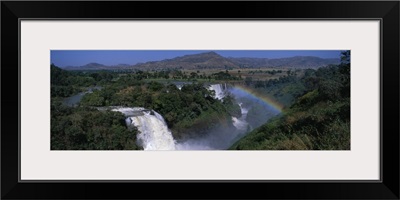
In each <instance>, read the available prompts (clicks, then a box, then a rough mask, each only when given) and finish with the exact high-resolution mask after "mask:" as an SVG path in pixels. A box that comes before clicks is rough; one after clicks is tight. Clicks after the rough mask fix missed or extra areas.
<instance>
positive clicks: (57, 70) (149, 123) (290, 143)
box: [49, 50, 350, 151]
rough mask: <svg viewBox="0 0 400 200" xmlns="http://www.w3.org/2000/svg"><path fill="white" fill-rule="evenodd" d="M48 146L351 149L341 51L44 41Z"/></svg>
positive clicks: (346, 56)
mask: <svg viewBox="0 0 400 200" xmlns="http://www.w3.org/2000/svg"><path fill="white" fill-rule="evenodd" d="M50 54H51V62H50V63H49V65H50V79H51V80H50V86H51V138H50V139H51V150H138V151H140V150H150V151H154V150H155V151H157V150H167V151H168V150H170V151H172V150H177V151H181V150H350V50H51V51H50Z"/></svg>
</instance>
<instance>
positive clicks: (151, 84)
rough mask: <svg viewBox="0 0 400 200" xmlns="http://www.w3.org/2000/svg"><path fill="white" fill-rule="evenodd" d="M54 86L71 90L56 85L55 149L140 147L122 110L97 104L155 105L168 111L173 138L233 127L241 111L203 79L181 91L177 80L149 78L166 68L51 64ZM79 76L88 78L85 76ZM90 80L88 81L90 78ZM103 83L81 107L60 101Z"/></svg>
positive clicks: (162, 113)
mask: <svg viewBox="0 0 400 200" xmlns="http://www.w3.org/2000/svg"><path fill="white" fill-rule="evenodd" d="M51 70H52V74H53V75H54V78H53V77H52V82H51V83H52V88H63V87H68V88H72V89H71V91H69V92H68V93H62V92H57V90H52V110H51V112H52V113H51V116H52V119H51V124H52V129H51V133H52V149H137V148H138V147H137V146H136V134H137V130H128V128H127V127H126V125H125V117H124V116H123V115H122V114H120V113H115V112H110V111H98V110H97V109H95V107H105V106H125V107H144V108H147V109H153V110H156V111H157V112H159V113H160V114H161V115H162V116H164V118H165V121H166V122H167V124H168V127H169V128H170V129H171V130H172V132H173V134H174V135H173V136H174V138H175V139H178V140H179V139H180V138H184V137H185V136H188V135H194V134H195V135H202V134H206V133H207V132H208V131H209V130H212V129H213V128H215V127H217V126H220V125H223V126H224V127H226V128H232V121H231V115H234V116H238V115H240V108H239V106H238V105H237V104H235V102H234V99H233V97H231V96H227V97H226V98H225V99H224V101H223V102H221V101H219V100H216V99H214V98H213V95H214V93H213V91H209V90H207V89H206V88H205V87H204V85H203V84H202V83H193V84H187V85H185V86H183V87H182V89H181V90H179V89H178V88H177V87H176V86H175V85H174V84H170V83H165V84H163V83H159V82H156V81H148V80H149V79H154V78H155V77H159V76H164V75H165V74H164V75H163V73H160V72H155V73H154V74H152V75H149V73H148V72H142V71H138V72H136V73H131V74H117V73H112V72H106V71H103V72H92V73H83V72H79V73H78V72H69V71H64V70H62V69H60V68H58V67H56V66H51ZM81 80H87V81H86V82H85V81H81ZM89 80H90V81H89ZM95 85H97V86H102V89H101V90H94V91H92V92H91V93H87V94H85V95H84V96H83V97H82V99H81V101H80V103H79V106H77V107H74V108H70V107H66V106H64V105H63V104H62V99H63V97H65V96H70V95H72V94H73V93H76V92H80V91H84V90H85V89H87V88H88V87H93V86H95Z"/></svg>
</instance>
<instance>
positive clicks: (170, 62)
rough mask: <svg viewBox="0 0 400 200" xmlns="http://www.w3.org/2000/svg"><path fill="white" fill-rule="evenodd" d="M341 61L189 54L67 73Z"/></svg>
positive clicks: (92, 66) (85, 67)
mask: <svg viewBox="0 0 400 200" xmlns="http://www.w3.org/2000/svg"><path fill="white" fill-rule="evenodd" d="M339 63H340V59H339V58H320V57H315V56H293V57H284V58H256V57H224V56H221V55H219V54H217V53H215V52H213V51H210V52H204V53H199V54H189V55H184V56H178V57H174V58H169V59H164V60H159V61H148V62H145V63H137V64H134V65H130V64H118V65H103V64H100V63H95V62H92V63H88V64H86V65H83V66H68V67H64V68H63V69H66V70H117V69H138V70H163V69H240V68H270V67H293V68H319V67H323V66H327V65H330V64H339Z"/></svg>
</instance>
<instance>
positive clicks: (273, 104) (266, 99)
mask: <svg viewBox="0 0 400 200" xmlns="http://www.w3.org/2000/svg"><path fill="white" fill-rule="evenodd" d="M233 90H238V91H240V92H242V93H245V94H247V95H250V96H251V97H253V98H255V99H258V100H260V101H261V102H263V103H265V104H266V105H267V106H268V107H271V108H272V109H273V110H275V111H276V112H278V113H281V112H282V110H283V107H284V106H283V105H282V104H281V103H279V102H277V101H275V100H274V99H273V98H271V97H269V96H267V95H264V94H261V93H259V92H257V91H256V90H254V89H252V88H248V87H245V86H242V85H234V88H233Z"/></svg>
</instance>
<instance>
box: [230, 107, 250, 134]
mask: <svg viewBox="0 0 400 200" xmlns="http://www.w3.org/2000/svg"><path fill="white" fill-rule="evenodd" d="M239 106H240V111H241V113H242V116H240V118H236V117H232V121H233V126H234V127H236V128H237V129H238V130H241V131H246V130H247V127H248V126H249V123H248V122H247V121H246V117H247V113H248V112H249V111H248V109H246V108H244V107H243V106H242V103H239Z"/></svg>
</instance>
